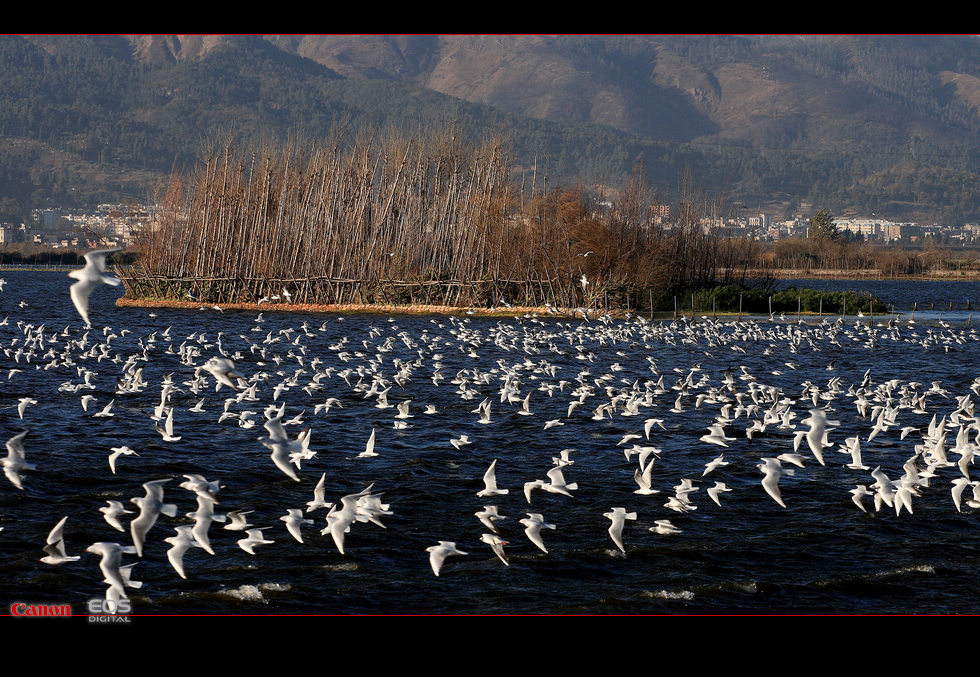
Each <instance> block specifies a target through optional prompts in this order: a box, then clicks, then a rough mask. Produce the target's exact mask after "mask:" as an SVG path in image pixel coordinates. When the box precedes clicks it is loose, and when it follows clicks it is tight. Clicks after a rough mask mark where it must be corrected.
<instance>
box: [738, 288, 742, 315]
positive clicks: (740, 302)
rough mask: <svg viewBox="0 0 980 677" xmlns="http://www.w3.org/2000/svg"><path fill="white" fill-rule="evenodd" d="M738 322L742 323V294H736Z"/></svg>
mask: <svg viewBox="0 0 980 677" xmlns="http://www.w3.org/2000/svg"><path fill="white" fill-rule="evenodd" d="M738 321H739V322H741V321H742V292H739V293H738Z"/></svg>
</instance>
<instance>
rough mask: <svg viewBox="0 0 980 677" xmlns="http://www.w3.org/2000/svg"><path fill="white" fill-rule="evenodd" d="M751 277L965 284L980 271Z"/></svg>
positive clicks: (799, 271)
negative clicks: (961, 282) (959, 282)
mask: <svg viewBox="0 0 980 677" xmlns="http://www.w3.org/2000/svg"><path fill="white" fill-rule="evenodd" d="M747 275H748V276H750V277H760V278H761V277H767V276H771V277H772V278H773V279H776V280H841V281H845V280H892V281H902V282H956V281H960V280H962V281H963V282H976V281H980V270H934V271H930V272H928V273H917V274H915V275H888V274H886V273H882V272H881V271H880V270H877V269H870V270H848V269H827V268H823V269H820V270H806V269H803V268H780V269H778V270H770V271H766V270H762V269H749V271H748V272H747Z"/></svg>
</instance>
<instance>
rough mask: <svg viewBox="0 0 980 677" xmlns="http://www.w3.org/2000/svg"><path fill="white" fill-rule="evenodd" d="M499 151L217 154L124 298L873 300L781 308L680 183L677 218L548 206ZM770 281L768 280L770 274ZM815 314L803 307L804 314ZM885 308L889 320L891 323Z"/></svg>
mask: <svg viewBox="0 0 980 677" xmlns="http://www.w3.org/2000/svg"><path fill="white" fill-rule="evenodd" d="M537 182H538V177H536V176H534V175H533V173H532V174H530V175H529V174H528V173H527V172H524V173H521V172H517V171H515V169H514V167H513V165H512V163H511V162H510V156H509V154H508V151H507V148H506V145H505V144H504V143H503V142H501V141H500V140H499V139H494V138H487V139H485V140H483V141H481V142H479V143H474V142H468V141H466V140H464V139H463V138H462V137H461V135H459V134H458V133H457V132H456V131H455V130H454V129H453V128H452V127H448V128H446V129H444V130H442V131H440V132H438V133H435V134H420V133H416V134H411V135H409V134H399V133H393V132H386V133H376V134H374V135H371V136H358V137H357V138H355V139H353V140H350V139H345V138H344V135H343V133H342V132H337V133H335V134H334V135H333V136H332V137H331V138H329V139H327V140H321V141H320V142H317V143H293V144H290V145H267V146H264V147H242V146H238V145H235V144H234V143H231V142H227V143H223V144H217V143H211V144H210V145H209V146H208V148H207V149H206V150H205V151H204V152H203V153H202V156H201V160H200V163H199V166H198V168H197V170H196V171H194V172H192V173H190V174H188V173H181V172H175V173H174V174H173V175H172V177H171V180H170V184H169V187H168V189H167V192H166V195H165V196H164V198H163V199H162V201H161V209H160V213H159V217H158V222H157V224H156V226H155V227H153V228H149V229H146V230H144V231H143V232H141V233H140V235H139V238H138V250H139V251H138V257H137V259H136V263H135V265H130V266H126V267H125V270H124V272H123V274H122V277H123V279H124V282H125V285H126V297H127V298H130V299H143V300H170V301H173V302H179V301H194V302H201V303H209V304H231V303H251V304H261V303H270V304H271V303H289V304H298V305H320V306H322V305H335V306H341V305H351V304H354V305H358V306H372V305H374V306H385V307H391V306H428V307H451V308H458V309H463V308H474V307H476V308H482V309H486V308H506V307H521V308H528V307H531V308H546V309H553V310H555V311H558V310H559V309H561V312H574V311H575V310H581V309H585V310H587V311H593V310H603V311H608V310H611V309H612V310H617V311H630V310H635V311H640V312H643V311H650V312H654V311H670V310H675V311H676V310H677V309H678V308H679V307H683V308H685V309H691V310H692V311H694V310H697V309H699V308H700V309H703V310H715V311H737V310H741V311H744V312H776V311H813V312H817V311H818V310H821V311H824V312H828V313H831V312H841V311H842V310H844V309H846V308H848V307H850V308H851V309H852V310H854V311H856V310H858V309H859V308H860V307H861V304H864V307H865V309H868V310H871V307H870V306H869V303H870V301H871V300H869V299H868V298H867V297H863V296H859V295H857V294H852V295H851V296H850V298H849V299H848V297H847V296H846V295H841V294H829V293H828V294H825V295H823V296H820V297H817V296H815V295H814V294H813V293H809V292H808V293H807V294H801V293H792V294H789V293H786V292H781V293H775V294H774V293H771V292H770V287H771V284H772V282H773V279H774V278H773V276H772V274H771V271H770V272H767V271H766V270H764V269H760V265H761V266H763V268H764V267H765V264H764V263H763V262H764V260H765V251H764V250H763V247H762V245H761V244H760V243H759V242H758V241H756V240H754V239H751V238H746V237H727V236H726V235H725V234H724V233H723V232H722V231H720V230H719V229H713V228H705V227H704V219H705V216H706V215H707V214H710V213H713V212H714V211H716V210H717V209H718V208H719V207H718V205H716V204H714V203H712V202H711V201H710V200H709V199H708V198H706V197H705V196H703V195H702V194H700V193H699V192H698V191H697V190H696V189H695V188H693V187H691V186H690V184H689V183H683V182H682V186H681V188H680V189H679V191H678V197H677V199H675V200H673V201H672V202H671V205H670V209H669V210H664V211H663V213H659V214H654V213H653V212H652V210H651V206H652V205H663V204H664V203H665V202H666V200H665V198H664V197H663V196H655V195H653V194H652V190H651V188H650V186H649V184H648V183H647V182H646V181H645V180H644V177H643V175H642V173H641V172H636V173H635V174H634V176H633V177H632V178H631V179H630V181H629V182H628V183H627V185H626V186H625V187H624V188H623V189H622V190H620V191H618V192H617V194H616V197H615V198H614V199H602V196H597V195H595V194H594V193H590V192H589V191H586V190H585V189H584V188H581V187H573V188H567V187H565V188H551V189H549V190H539V189H538V187H537V185H536V184H537ZM760 270H761V271H762V272H761V273H760ZM804 298H805V301H806V302H805V303H804ZM879 309H883V306H880V307H879Z"/></svg>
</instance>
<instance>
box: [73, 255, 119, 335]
mask: <svg viewBox="0 0 980 677" xmlns="http://www.w3.org/2000/svg"><path fill="white" fill-rule="evenodd" d="M118 251H122V248H121V247H117V248H116V249H97V250H95V251H91V252H89V253H88V254H86V255H85V267H84V268H79V269H78V270H73V271H71V272H70V273H68V277H70V278H73V279H75V280H78V282H76V283H75V284H73V285H72V286H71V290H70V291H71V302H72V303H74V304H75V309H76V310H77V311H78V314H79V315H81V316H82V319H83V320H84V321H85V326H86V327H91V326H92V323H91V322H90V321H89V318H88V297H89V296H90V295H91V294H92V292H93V291H94V290H95V288H96V287H98V286H99V285H100V284H110V285H112V286H114V287H117V286H119V285H120V284H122V280H120V279H119V278H118V277H113V276H111V275H106V274H105V259H106V256H108V255H109V254H112V253H113V252H118Z"/></svg>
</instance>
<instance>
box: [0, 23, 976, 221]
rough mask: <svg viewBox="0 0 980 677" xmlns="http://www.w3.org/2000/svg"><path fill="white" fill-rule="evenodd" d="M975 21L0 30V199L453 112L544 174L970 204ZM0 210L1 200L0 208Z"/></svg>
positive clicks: (748, 194)
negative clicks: (659, 32) (859, 30)
mask: <svg viewBox="0 0 980 677" xmlns="http://www.w3.org/2000/svg"><path fill="white" fill-rule="evenodd" d="M978 109H980V41H978V40H977V39H976V38H974V37H971V36H963V37H956V36H954V37H916V36H894V37H891V36H879V37H874V36H872V37H864V36H861V37H857V36H833V37H822V36H639V35H638V36H602V37H599V36H533V35H532V36H506V35H490V36H475V35H446V36H440V35H417V36H389V35H367V36H351V35H345V36H334V35H288V36H273V35H270V36H201V35H195V36H180V35H151V36H147V35H119V36H23V37H18V36H3V37H0V211H2V212H4V213H7V212H9V211H11V209H15V206H16V205H20V206H22V207H24V208H27V207H32V206H39V205H41V204H44V203H46V202H48V203H68V202H76V203H77V202H85V201H92V200H100V201H101V200H112V201H117V200H118V199H120V197H122V198H127V197H128V198H132V199H145V197H146V196H147V195H148V194H149V193H150V192H151V191H152V190H153V189H154V188H155V187H158V186H160V185H161V184H162V182H163V179H164V178H165V177H166V175H167V174H168V173H169V171H170V170H171V168H172V167H174V166H175V165H176V166H181V165H183V164H185V163H188V162H192V161H193V159H194V158H195V156H196V155H197V154H198V153H199V151H200V150H201V148H202V143H203V142H204V141H207V140H211V141H213V140H215V139H218V138H229V137H230V136H231V135H239V136H244V137H249V138H253V139H269V140H272V139H284V138H287V137H290V138H293V139H302V138H307V137H317V136H322V135H323V134H325V132H326V131H327V130H329V129H330V128H331V127H332V126H335V125H337V124H338V123H341V122H342V121H344V123H345V124H347V125H349V126H350V127H351V129H352V130H353V129H371V128H381V127H384V126H385V125H388V124H397V125H401V126H402V127H406V126H407V127H408V128H411V127H418V126H420V125H421V126H422V127H430V126H435V125H442V124H447V122H448V121H454V122H455V123H456V124H457V125H459V126H460V128H461V129H464V130H466V131H467V132H468V133H471V134H474V135H482V134H484V133H487V132H488V131H493V132H495V133H498V134H502V135H504V136H505V137H506V138H508V139H509V141H510V143H511V146H512V148H513V151H514V153H515V159H516V163H517V164H518V165H519V166H523V167H529V166H531V165H532V164H534V163H535V162H536V163H537V166H538V167H539V168H540V171H541V172H542V173H547V175H548V176H549V181H550V182H551V185H557V184H561V183H569V184H570V183H578V182H584V183H593V182H603V183H606V184H613V185H615V184H617V183H619V182H621V181H622V180H623V179H624V178H625V177H626V176H628V175H629V173H630V171H631V170H632V169H633V168H634V166H640V167H642V168H643V169H644V170H645V172H646V173H647V175H648V176H649V177H650V179H651V181H652V182H653V183H654V185H655V186H657V187H659V188H661V189H662V190H663V191H665V192H666V191H670V190H675V188H674V187H676V185H677V183H678V181H679V180H680V177H681V176H682V175H685V174H688V175H689V176H690V179H691V180H692V181H694V182H695V183H696V184H697V185H698V186H700V187H702V188H704V189H705V190H706V191H708V193H709V194H712V195H719V196H723V197H724V198H725V199H726V200H727V201H728V202H729V203H736V202H741V203H743V204H745V205H747V206H749V207H751V208H752V209H755V208H756V207H764V208H766V209H768V210H771V211H774V212H777V213H780V212H781V213H787V214H789V213H791V212H793V211H794V210H797V209H799V208H800V205H801V203H807V204H809V205H811V206H812V207H813V208H820V207H823V208H827V209H829V210H830V211H832V212H833V213H837V214H841V215H843V214H845V213H849V212H851V213H860V212H863V213H869V212H872V211H873V212H875V213H878V214H881V215H885V216H889V217H891V218H916V219H919V220H926V221H928V220H936V221H945V222H949V223H953V222H955V221H963V220H977V219H980V192H978V191H980V188H978V187H980V181H978V180H977V179H978V178H980V177H978V175H980V154H978V152H977V148H978V147H980V114H978ZM0 216H2V214H0Z"/></svg>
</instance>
